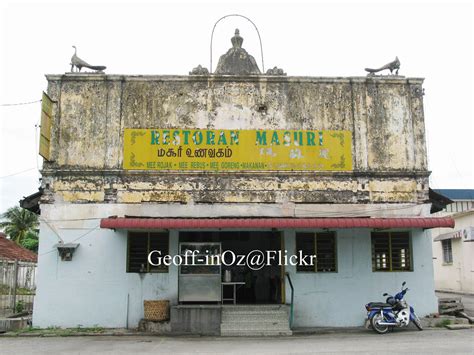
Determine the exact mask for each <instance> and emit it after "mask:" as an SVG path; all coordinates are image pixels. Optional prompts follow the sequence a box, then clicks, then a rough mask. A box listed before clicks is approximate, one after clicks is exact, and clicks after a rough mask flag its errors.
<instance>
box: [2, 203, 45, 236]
mask: <svg viewBox="0 0 474 355" xmlns="http://www.w3.org/2000/svg"><path fill="white" fill-rule="evenodd" d="M0 218H1V219H2V220H4V221H3V222H0V228H2V229H3V230H4V232H5V233H6V234H7V235H9V236H10V238H11V240H13V241H14V242H15V243H17V244H19V245H22V242H23V241H24V240H25V239H26V238H28V237H29V238H31V235H32V234H35V235H36V236H37V234H38V232H37V228H38V226H39V222H38V216H37V215H36V214H34V213H33V212H30V211H28V210H25V209H23V208H21V207H18V206H17V207H11V208H9V209H8V210H7V212H5V213H3V214H2V215H1V216H0Z"/></svg>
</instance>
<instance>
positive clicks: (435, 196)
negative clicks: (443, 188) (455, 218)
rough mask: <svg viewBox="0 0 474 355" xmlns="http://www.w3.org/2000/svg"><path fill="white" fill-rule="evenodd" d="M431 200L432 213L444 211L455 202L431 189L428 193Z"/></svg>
mask: <svg viewBox="0 0 474 355" xmlns="http://www.w3.org/2000/svg"><path fill="white" fill-rule="evenodd" d="M428 196H429V200H430V202H431V210H430V213H436V212H439V211H442V210H444V209H445V208H446V206H447V205H449V204H451V203H453V202H454V201H453V200H451V199H449V198H448V197H446V196H444V195H443V194H441V193H439V192H436V191H434V190H432V189H431V188H430V189H429V192H428Z"/></svg>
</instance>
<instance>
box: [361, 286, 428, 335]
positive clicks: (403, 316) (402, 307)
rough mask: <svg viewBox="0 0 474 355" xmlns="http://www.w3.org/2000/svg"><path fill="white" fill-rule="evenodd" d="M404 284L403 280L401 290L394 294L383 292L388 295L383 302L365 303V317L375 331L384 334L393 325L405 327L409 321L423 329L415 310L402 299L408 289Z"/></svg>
mask: <svg viewBox="0 0 474 355" xmlns="http://www.w3.org/2000/svg"><path fill="white" fill-rule="evenodd" d="M405 285H406V282H405V281H404V282H403V283H402V290H401V291H400V292H399V293H397V294H396V295H395V296H391V295H389V294H388V293H384V294H383V296H388V297H387V299H386V301H385V303H381V302H370V303H368V304H366V305H365V309H366V310H367V319H368V320H369V321H370V325H371V326H372V329H373V330H374V331H375V332H376V333H378V334H385V333H387V332H388V331H389V330H390V329H393V328H395V327H398V328H401V327H406V326H408V324H410V321H412V322H413V323H414V324H415V326H416V327H417V328H418V330H423V327H422V326H421V322H420V319H419V318H418V316H417V315H416V313H415V310H414V309H413V307H411V306H409V305H408V304H407V302H406V301H405V300H404V297H405V294H406V293H407V291H408V288H405V289H404V287H405Z"/></svg>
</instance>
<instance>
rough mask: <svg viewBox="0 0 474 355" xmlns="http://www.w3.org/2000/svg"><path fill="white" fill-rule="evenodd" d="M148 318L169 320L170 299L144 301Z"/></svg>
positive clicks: (146, 317)
mask: <svg viewBox="0 0 474 355" xmlns="http://www.w3.org/2000/svg"><path fill="white" fill-rule="evenodd" d="M143 308H144V310H145V319H146V320H155V321H160V320H168V319H170V301H167V300H162V301H143Z"/></svg>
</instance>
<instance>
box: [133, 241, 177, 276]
mask: <svg viewBox="0 0 474 355" xmlns="http://www.w3.org/2000/svg"><path fill="white" fill-rule="evenodd" d="M153 250H158V251H160V252H161V257H164V256H165V255H168V253H169V234H168V233H164V232H129V233H128V240H127V272H129V273H159V272H168V266H166V265H163V264H162V265H160V266H153V265H151V264H150V263H148V254H150V252H152V251H153ZM157 258H158V255H157V253H154V254H153V257H152V261H153V262H154V263H157ZM153 259H155V260H153Z"/></svg>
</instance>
